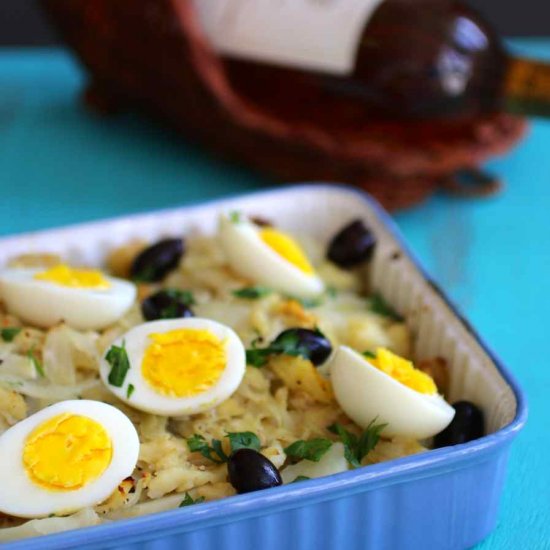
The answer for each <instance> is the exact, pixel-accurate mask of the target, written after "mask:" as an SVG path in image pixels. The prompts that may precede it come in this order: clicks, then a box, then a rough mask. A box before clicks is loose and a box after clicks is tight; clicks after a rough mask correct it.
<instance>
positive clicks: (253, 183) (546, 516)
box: [0, 41, 550, 550]
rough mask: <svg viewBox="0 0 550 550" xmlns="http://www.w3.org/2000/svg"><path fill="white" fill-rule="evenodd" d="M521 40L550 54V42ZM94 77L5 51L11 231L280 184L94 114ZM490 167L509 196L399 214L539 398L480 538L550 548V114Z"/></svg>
mask: <svg viewBox="0 0 550 550" xmlns="http://www.w3.org/2000/svg"><path fill="white" fill-rule="evenodd" d="M514 47H517V48H518V49H520V50H522V51H523V52H526V53H529V54H531V53H532V54H534V55H538V56H546V57H548V58H550V42H549V41H546V42H545V41H537V42H534V41H533V42H530V43H528V42H522V43H515V44H514ZM82 81H83V77H82V74H81V73H80V71H79V70H78V68H77V67H76V66H75V64H74V63H73V62H72V60H71V59H70V57H69V56H67V55H66V54H65V53H64V52H61V51H47V50H42V51H40V50H29V51H24V50H17V51H14V50H12V51H10V50H4V51H1V50H0V196H1V197H2V200H1V201H0V235H2V234H10V233H16V232H20V231H29V230H34V229H40V228H45V227H52V226H56V225H60V224H67V223H75V222H79V221H84V220H91V219H99V218H103V217H108V216H114V215H120V214H126V213H130V212H138V211H146V210H150V209H155V208H163V207H169V206H172V205H180V204H185V203H190V202H196V201H198V200H204V199H208V198H213V197H217V196H221V195H224V194H228V193H230V194H234V193H237V192H244V191H248V190H253V189H254V190H255V189H259V188H262V187H264V186H266V185H269V184H270V182H268V181H266V180H263V179H262V178H259V177H257V176H255V175H253V174H251V173H249V172H247V171H246V170H244V169H239V168H235V167H231V166H228V165H226V164H223V163H220V162H218V161H214V160H213V159H211V158H210V157H209V156H208V155H207V154H205V153H203V152H201V151H199V150H197V149H195V148H194V147H192V146H190V145H188V144H186V143H184V142H182V141H181V140H180V139H177V138H175V137H174V136H173V135H172V134H170V133H169V132H166V131H164V130H162V129H159V128H158V127H156V126H154V125H152V124H150V123H148V122H145V121H142V120H139V119H137V118H134V117H130V116H126V117H122V118H117V119H112V120H107V121H105V120H99V119H97V118H95V117H94V116H92V115H90V114H89V113H87V112H86V111H85V110H84V109H83V108H82V107H80V106H79V104H78V102H77V98H78V94H79V92H80V90H81V86H82ZM490 168H491V169H492V170H493V171H494V172H496V173H498V174H499V175H502V176H503V177H504V178H505V179H506V181H507V183H508V186H507V189H506V192H505V193H503V194H502V195H500V196H499V197H496V198H492V199H488V200H481V201H465V200H460V201H459V200H453V199H450V198H448V197H443V196H437V197H435V198H433V199H431V200H430V201H428V202H427V203H425V204H424V205H422V206H420V207H418V208H416V209H414V210H410V211H407V212H403V213H401V214H399V215H398V216H397V222H398V224H399V226H400V227H401V229H402V231H403V233H404V234H405V237H406V238H407V240H408V242H409V244H410V245H411V248H412V249H413V250H414V251H415V252H416V254H417V255H418V256H419V257H420V258H421V260H422V261H423V263H424V264H425V266H426V267H427V268H428V270H429V271H430V272H431V273H432V275H433V276H434V278H435V279H436V280H437V281H438V282H439V283H440V284H441V285H442V286H443V288H444V289H445V290H446V291H447V292H448V293H449V294H450V295H451V297H452V298H453V299H454V301H455V302H456V303H457V304H458V305H459V307H460V308H461V309H462V310H463V311H464V312H465V313H466V314H467V316H468V317H469V318H470V319H471V320H472V321H473V324H474V325H475V326H476V327H477V328H478V329H479V330H480V332H481V333H482V334H483V335H484V336H485V337H486V339H487V340H488V342H489V343H490V344H491V345H492V347H493V348H494V349H496V350H497V352H498V353H499V355H500V356H501V357H502V358H503V360H504V362H505V363H506V364H507V365H509V366H510V367H511V369H512V370H513V372H514V373H515V374H516V376H517V377H518V378H519V380H520V382H521V383H522V385H523V387H524V388H525V389H526V390H527V394H528V397H529V403H530V420H529V423H528V425H527V428H526V429H525V431H524V432H523V433H522V435H520V437H519V440H518V442H517V443H516V445H514V448H513V450H512V455H511V463H510V471H509V475H508V479H507V485H506V489H505V493H504V498H503V502H502V509H501V514H500V519H499V523H498V527H497V529H496V531H495V532H494V533H493V534H492V535H491V536H490V537H489V539H487V541H486V542H485V543H484V544H482V545H481V547H480V548H482V549H483V550H493V549H497V548H498V549H515V548H519V547H523V548H550V507H549V503H550V460H549V458H550V457H549V453H550V431H549V430H548V425H549V420H550V406H549V405H548V403H549V399H548V393H547V392H550V368H549V367H548V366H547V364H546V363H547V359H546V353H547V352H546V349H547V348H546V345H545V344H546V340H547V339H548V336H547V334H548V330H547V328H546V327H547V321H546V319H545V315H544V314H545V312H546V311H548V309H549V306H550V246H549V244H548V233H549V230H550V187H549V185H550V122H545V121H539V122H536V123H535V124H534V125H533V129H532V132H531V134H530V136H529V137H528V139H527V140H526V141H525V142H524V143H523V144H522V145H521V146H520V147H519V148H518V149H517V150H516V151H514V152H513V153H512V154H510V155H509V156H508V157H507V158H505V159H501V160H497V161H494V162H492V163H491V166H490Z"/></svg>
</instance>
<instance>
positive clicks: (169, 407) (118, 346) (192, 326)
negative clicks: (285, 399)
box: [100, 317, 246, 416]
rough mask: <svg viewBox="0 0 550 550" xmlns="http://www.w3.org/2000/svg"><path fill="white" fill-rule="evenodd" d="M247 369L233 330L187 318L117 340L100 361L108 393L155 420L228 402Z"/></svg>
mask: <svg viewBox="0 0 550 550" xmlns="http://www.w3.org/2000/svg"><path fill="white" fill-rule="evenodd" d="M245 369H246V358H245V350H244V346H243V344H242V342H241V340H240V339H239V337H238V336H237V335H236V334H235V332H233V330H232V329H230V328H229V327H227V326H225V325H222V324H220V323H217V322H215V321H211V320H209V319H200V318H196V317H193V318H185V319H172V320H167V321H153V322H150V323H144V324H142V325H139V326H137V327H135V328H133V329H131V330H130V331H128V332H127V333H126V334H124V335H123V336H121V337H120V338H119V339H117V340H116V341H115V342H114V343H113V345H112V346H111V347H110V349H109V350H108V351H107V353H106V354H105V357H104V358H103V359H102V361H101V366H100V372H101V378H102V380H103V382H104V383H105V385H106V386H107V388H108V389H109V390H110V391H111V392H113V393H114V394H115V395H116V396H117V397H118V398H120V399H122V400H123V401H125V402H126V403H127V404H128V405H130V406H132V407H135V408H136V409H140V410H142V411H146V412H149V413H152V414H159V415H165V416H181V415H187V414H193V413H198V412H201V411H205V410H208V409H211V408H213V407H215V406H216V405H218V404H220V403H221V402H222V401H225V400H226V399H227V398H228V397H230V395H231V394H232V393H233V392H234V391H235V390H236V389H237V388H238V386H239V384H240V383H241V380H242V378H243V376H244V373H245Z"/></svg>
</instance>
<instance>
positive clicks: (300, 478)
mask: <svg viewBox="0 0 550 550" xmlns="http://www.w3.org/2000/svg"><path fill="white" fill-rule="evenodd" d="M308 479H311V478H310V477H308V476H298V477H297V478H296V479H295V480H294V481H291V483H298V482H299V481H307V480H308Z"/></svg>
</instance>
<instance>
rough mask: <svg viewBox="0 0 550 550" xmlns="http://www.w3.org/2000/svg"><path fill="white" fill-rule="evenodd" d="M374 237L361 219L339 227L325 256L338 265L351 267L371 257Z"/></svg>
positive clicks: (374, 243) (374, 244) (374, 241)
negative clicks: (341, 227)
mask: <svg viewBox="0 0 550 550" xmlns="http://www.w3.org/2000/svg"><path fill="white" fill-rule="evenodd" d="M375 247H376V237H375V236H374V235H373V233H372V232H371V231H370V229H368V228H367V227H366V226H365V224H364V223H363V222H362V221H361V220H355V221H353V222H351V223H350V224H349V225H346V227H344V228H343V229H341V230H340V231H339V232H338V233H337V234H336V235H335V236H334V238H333V239H332V241H331V242H330V244H329V247H328V251H327V258H328V259H329V260H330V261H331V262H333V263H335V264H336V265H337V266H339V267H343V268H351V267H355V266H358V265H359V264H362V263H363V262H367V261H369V260H370V259H371V258H372V255H373V253H374V249H375Z"/></svg>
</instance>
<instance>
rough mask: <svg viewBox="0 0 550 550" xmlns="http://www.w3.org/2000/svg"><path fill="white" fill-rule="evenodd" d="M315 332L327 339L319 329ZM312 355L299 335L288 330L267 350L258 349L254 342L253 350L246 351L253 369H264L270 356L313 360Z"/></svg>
mask: <svg viewBox="0 0 550 550" xmlns="http://www.w3.org/2000/svg"><path fill="white" fill-rule="evenodd" d="M314 332H315V334H317V335H318V336H321V337H323V338H324V337H325V335H324V334H323V333H322V332H321V331H320V330H319V329H318V328H317V327H316V328H315V331H314ZM311 353H312V349H311V347H310V346H308V345H307V344H306V343H304V342H303V340H302V339H301V338H300V335H299V333H298V332H296V331H295V330H293V329H288V330H285V331H283V332H281V334H279V336H277V338H275V340H273V342H271V344H269V346H267V347H265V348H257V347H256V340H255V341H254V342H252V348H250V349H247V350H246V363H247V364H248V365H250V366H251V367H263V366H264V365H265V364H266V363H267V360H268V359H269V356H270V355H281V354H284V355H291V356H293V357H303V358H304V359H311Z"/></svg>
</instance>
